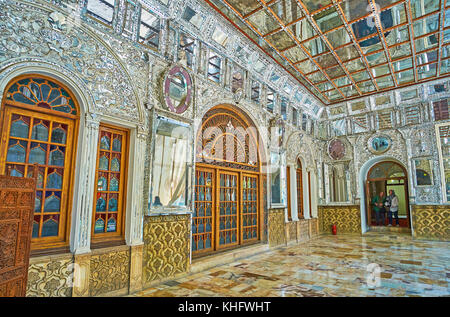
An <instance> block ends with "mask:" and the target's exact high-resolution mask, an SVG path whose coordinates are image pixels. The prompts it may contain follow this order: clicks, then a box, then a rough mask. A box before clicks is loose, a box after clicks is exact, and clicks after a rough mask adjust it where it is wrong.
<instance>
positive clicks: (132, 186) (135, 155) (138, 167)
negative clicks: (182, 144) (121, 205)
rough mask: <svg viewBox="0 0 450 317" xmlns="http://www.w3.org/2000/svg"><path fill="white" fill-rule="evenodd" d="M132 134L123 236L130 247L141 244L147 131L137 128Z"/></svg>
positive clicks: (144, 205)
mask: <svg viewBox="0 0 450 317" xmlns="http://www.w3.org/2000/svg"><path fill="white" fill-rule="evenodd" d="M133 134H134V138H133V140H132V142H131V143H134V146H132V147H131V149H132V150H133V152H132V153H130V160H129V168H130V170H131V172H130V173H129V181H128V193H129V196H128V197H129V201H128V204H127V214H126V219H127V220H126V226H127V230H126V234H125V240H126V242H127V245H131V246H134V245H141V244H142V243H143V220H144V209H145V208H146V204H145V203H144V201H143V200H144V197H143V195H144V173H143V170H142V168H143V166H144V164H145V162H144V160H145V151H146V144H147V143H146V142H147V131H145V130H144V129H143V128H142V127H138V128H137V129H136V131H135V132H134V133H133ZM132 136H133V135H132ZM133 141H134V142H133Z"/></svg>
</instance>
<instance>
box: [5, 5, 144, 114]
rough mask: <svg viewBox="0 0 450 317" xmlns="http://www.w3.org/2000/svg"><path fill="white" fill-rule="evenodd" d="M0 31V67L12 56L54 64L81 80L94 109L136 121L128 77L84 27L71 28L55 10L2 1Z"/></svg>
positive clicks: (122, 68)
mask: <svg viewBox="0 0 450 317" xmlns="http://www.w3.org/2000/svg"><path fill="white" fill-rule="evenodd" d="M24 7H26V9H24ZM0 30H2V38H1V40H0V65H2V62H6V61H10V60H12V59H14V58H21V59H24V58H29V59H30V60H33V59H36V60H45V61H48V62H53V63H56V64H58V65H60V66H61V67H63V68H64V69H66V70H68V71H70V72H73V73H76V74H77V75H78V76H79V77H80V78H81V79H82V80H83V81H84V84H85V85H86V87H87V88H88V89H89V91H90V92H91V93H92V96H93V98H94V102H95V104H96V107H97V109H98V110H99V111H101V112H105V113H106V112H107V113H108V114H113V115H114V114H115V115H120V116H121V117H124V118H128V119H132V120H136V119H138V108H137V107H138V98H137V95H136V93H135V91H134V88H133V85H132V84H131V82H130V76H129V75H128V73H127V71H126V70H125V69H124V67H123V66H122V62H121V60H120V59H119V58H118V57H117V56H116V55H114V53H113V52H112V50H111V49H110V48H109V47H108V46H107V45H106V43H104V42H103V41H102V40H101V39H100V38H99V37H97V36H95V35H94V34H93V33H92V32H91V31H90V30H88V29H87V28H85V27H81V26H76V27H74V25H73V24H72V22H71V21H69V19H67V18H66V17H65V16H64V15H63V14H62V13H60V12H58V11H50V10H46V9H38V8H35V7H32V6H27V5H24V4H22V5H19V2H13V1H9V0H4V1H2V2H0Z"/></svg>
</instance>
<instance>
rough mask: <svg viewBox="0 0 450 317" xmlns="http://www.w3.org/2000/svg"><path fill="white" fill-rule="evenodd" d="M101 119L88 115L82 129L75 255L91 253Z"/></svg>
mask: <svg viewBox="0 0 450 317" xmlns="http://www.w3.org/2000/svg"><path fill="white" fill-rule="evenodd" d="M99 125H100V118H99V117H98V116H96V115H95V114H87V115H86V121H85V127H84V129H81V133H80V143H79V148H80V149H81V154H80V156H79V159H78V160H77V161H78V164H79V166H78V168H77V173H78V182H77V186H76V187H75V190H76V194H75V195H74V197H78V198H77V199H76V200H75V201H74V208H73V215H72V234H71V237H72V239H71V243H70V250H71V252H72V253H75V254H83V253H89V252H90V240H91V222H92V211H93V204H94V197H93V192H94V182H95V168H96V164H97V143H98V131H99Z"/></svg>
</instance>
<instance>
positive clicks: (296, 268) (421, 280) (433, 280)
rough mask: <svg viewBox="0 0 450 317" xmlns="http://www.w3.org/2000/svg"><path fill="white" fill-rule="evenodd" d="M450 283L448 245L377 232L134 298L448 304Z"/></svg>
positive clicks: (311, 245)
mask: <svg viewBox="0 0 450 317" xmlns="http://www.w3.org/2000/svg"><path fill="white" fill-rule="evenodd" d="M224 256H226V255H224ZM449 280H450V242H438V241H419V240H413V239H411V237H410V235H408V234H389V233H379V232H374V233H367V234H365V235H364V236H355V235H338V236H332V235H322V236H320V237H318V238H316V239H314V240H310V241H309V242H306V243H302V244H297V245H291V246H287V247H281V248H277V249H273V250H271V251H269V252H265V253H261V254H257V255H254V256H251V257H248V258H245V259H241V260H239V261H236V262H233V263H229V264H225V265H222V266H219V267H214V268H211V269H208V270H206V271H203V272H201V273H196V274H191V275H188V276H185V277H182V278H178V279H175V280H171V281H167V282H165V283H162V284H159V285H157V286H154V287H152V288H149V289H146V290H144V291H141V292H138V293H136V294H134V296H164V297H169V296H178V297H180V296H227V297H236V296H239V297H243V296H255V297H264V296H274V297H279V296H297V297H301V296H389V297H392V296H450V287H449Z"/></svg>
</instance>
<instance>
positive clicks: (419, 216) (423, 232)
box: [412, 205, 450, 241]
mask: <svg viewBox="0 0 450 317" xmlns="http://www.w3.org/2000/svg"><path fill="white" fill-rule="evenodd" d="M449 209H450V208H449V206H445V205H441V206H438V205H413V206H412V221H413V228H414V237H415V238H418V239H432V240H443V241H449V240H450V210H449Z"/></svg>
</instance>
